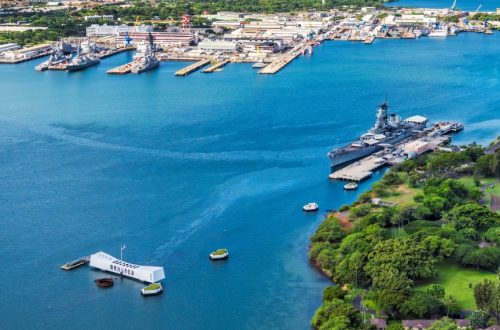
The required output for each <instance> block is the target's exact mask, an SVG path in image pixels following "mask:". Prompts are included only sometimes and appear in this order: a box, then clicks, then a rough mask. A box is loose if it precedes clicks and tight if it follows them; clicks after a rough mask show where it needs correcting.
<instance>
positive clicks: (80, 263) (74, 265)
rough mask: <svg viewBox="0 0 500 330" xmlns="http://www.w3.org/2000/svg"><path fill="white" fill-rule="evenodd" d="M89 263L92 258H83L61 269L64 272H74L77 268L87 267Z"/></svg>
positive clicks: (66, 264)
mask: <svg viewBox="0 0 500 330" xmlns="http://www.w3.org/2000/svg"><path fill="white" fill-rule="evenodd" d="M89 262H90V256H86V257H81V258H79V259H76V260H73V261H70V262H67V263H65V264H64V265H62V266H61V268H62V269H64V270H73V269H75V268H78V267H81V266H83V265H86V264H88V263H89Z"/></svg>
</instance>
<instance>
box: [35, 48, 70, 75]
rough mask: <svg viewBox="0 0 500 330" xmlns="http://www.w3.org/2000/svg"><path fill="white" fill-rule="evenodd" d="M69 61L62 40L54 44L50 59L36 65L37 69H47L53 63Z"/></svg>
mask: <svg viewBox="0 0 500 330" xmlns="http://www.w3.org/2000/svg"><path fill="white" fill-rule="evenodd" d="M68 61H69V59H68V57H66V56H65V55H64V50H63V43H62V42H60V43H57V44H56V45H54V46H53V48H52V53H51V54H50V56H49V59H48V60H46V61H44V62H42V63H40V64H38V65H37V66H35V70H37V71H45V70H48V69H49V68H50V67H51V66H53V65H59V64H63V63H68Z"/></svg>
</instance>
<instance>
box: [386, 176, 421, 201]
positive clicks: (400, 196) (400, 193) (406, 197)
mask: <svg viewBox="0 0 500 330" xmlns="http://www.w3.org/2000/svg"><path fill="white" fill-rule="evenodd" d="M398 174H399V176H400V177H401V179H403V181H404V183H403V184H400V185H399V186H398V187H397V188H396V189H391V192H390V196H389V197H384V198H382V199H383V200H384V201H386V202H391V203H396V204H398V205H406V206H408V205H413V204H415V202H414V201H413V197H414V196H415V195H416V194H417V193H419V192H421V191H422V189H419V188H410V186H409V185H408V175H407V174H406V173H402V172H398Z"/></svg>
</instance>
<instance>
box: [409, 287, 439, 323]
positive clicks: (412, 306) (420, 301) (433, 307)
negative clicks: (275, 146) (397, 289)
mask: <svg viewBox="0 0 500 330" xmlns="http://www.w3.org/2000/svg"><path fill="white" fill-rule="evenodd" d="M442 306H443V305H442V303H441V302H440V301H439V299H438V298H436V297H434V296H433V295H430V294H428V293H427V292H415V293H414V294H412V295H411V296H410V298H408V299H407V300H406V301H405V302H404V303H403V304H402V305H401V314H402V315H403V317H405V318H417V319H422V318H427V317H430V316H431V315H434V314H436V313H438V312H439V310H440V309H441V308H442Z"/></svg>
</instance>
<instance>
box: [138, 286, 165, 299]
mask: <svg viewBox="0 0 500 330" xmlns="http://www.w3.org/2000/svg"><path fill="white" fill-rule="evenodd" d="M162 292H163V288H162V287H161V284H160V283H151V284H150V285H148V286H146V287H144V288H142V289H141V294H142V295H143V296H156V295H158V294H160V293H162Z"/></svg>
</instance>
